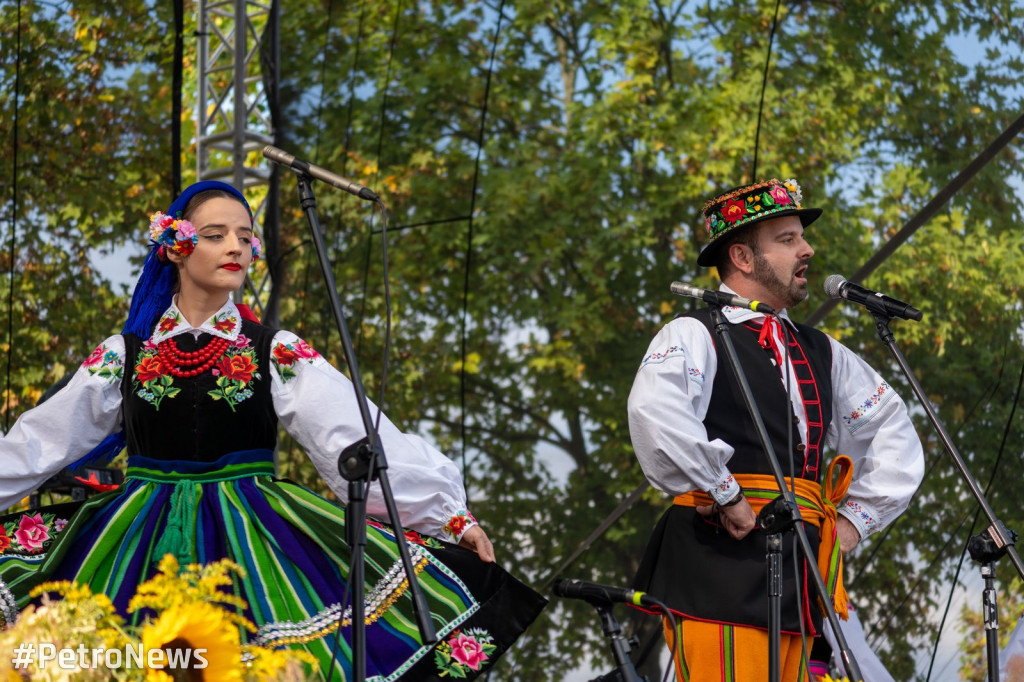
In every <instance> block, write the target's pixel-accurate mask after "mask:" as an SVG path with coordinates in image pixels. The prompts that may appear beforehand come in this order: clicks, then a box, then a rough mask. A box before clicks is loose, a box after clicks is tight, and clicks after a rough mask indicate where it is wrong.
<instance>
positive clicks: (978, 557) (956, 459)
mask: <svg viewBox="0 0 1024 682" xmlns="http://www.w3.org/2000/svg"><path fill="white" fill-rule="evenodd" d="M869 298H870V297H869ZM865 305H866V304H865ZM869 309H870V310H871V315H872V316H873V317H874V318H875V329H876V330H877V332H878V338H880V339H881V340H882V343H883V344H884V345H885V347H886V348H888V349H889V352H890V353H891V354H892V356H893V358H894V359H895V360H896V364H898V365H899V367H900V370H901V371H902V372H903V376H905V377H906V378H907V381H908V382H909V383H910V387H911V388H912V389H913V390H914V394H915V395H916V396H917V399H918V400H920V401H921V406H922V407H923V408H924V411H925V414H927V415H928V420H929V421H930V422H931V423H932V426H933V427H934V428H935V431H936V433H937V434H938V436H939V440H940V441H942V446H943V447H944V448H945V449H946V452H947V453H948V454H949V456H950V458H952V460H953V465H954V466H955V467H956V469H957V471H958V472H960V477H961V478H962V479H963V480H964V482H965V483H966V484H967V487H968V488H970V490H971V494H972V495H974V499H975V500H977V502H978V506H980V507H981V510H982V511H983V512H984V513H985V518H987V519H988V522H989V527H988V529H986V530H985V531H983V532H982V533H980V534H978V535H976V536H974V537H972V538H971V539H970V540H969V541H968V543H967V549H968V551H969V552H970V553H971V557H972V558H973V559H974V560H975V561H977V562H979V563H981V564H982V569H981V574H982V576H983V577H984V579H985V586H986V587H985V592H984V600H985V602H984V606H983V611H984V617H985V632H986V637H987V638H988V640H989V641H988V642H987V653H988V656H989V664H988V668H989V680H992V681H993V682H996V681H997V680H998V679H999V646H998V643H997V642H996V639H995V635H996V630H997V629H998V627H999V623H998V618H997V614H998V609H997V606H996V603H995V589H992V590H991V592H990V591H989V589H990V587H991V585H992V581H993V580H994V576H995V562H996V560H998V559H999V558H1000V557H1002V556H1003V555H1004V554H1006V555H1009V557H1010V562H1011V563H1012V564H1013V567H1014V568H1015V569H1016V570H1017V575H1018V576H1020V578H1021V579H1022V580H1024V564H1022V563H1021V560H1020V555H1019V554H1018V553H1017V549H1016V548H1015V547H1014V543H1015V542H1016V541H1017V533H1015V532H1014V531H1012V530H1010V529H1008V528H1007V527H1006V526H1005V525H1004V524H1003V522H1002V521H1000V520H999V519H998V518H997V517H996V514H995V512H994V511H993V510H992V507H991V505H989V503H988V500H987V499H986V497H985V493H984V492H983V491H982V489H981V486H980V485H978V481H977V480H976V479H975V478H974V476H973V475H971V472H970V471H969V470H968V469H967V464H966V463H965V462H964V458H963V457H962V456H961V455H960V452H959V451H958V450H957V449H956V446H955V445H954V444H953V439H952V438H950V436H949V433H947V432H946V428H945V427H944V426H943V425H942V420H940V419H939V415H938V414H937V413H936V412H935V409H934V408H933V407H932V404H931V402H930V401H929V400H928V398H927V397H926V396H925V394H924V389H923V388H922V387H921V384H920V382H918V380H917V377H916V376H914V373H913V372H912V371H911V369H910V365H909V364H908V363H907V358H906V357H904V355H903V352H902V351H900V348H899V346H898V345H896V339H895V337H894V336H893V333H892V331H891V330H890V329H889V321H890V320H891V319H892V318H891V317H889V315H888V314H887V313H886V312H885V311H884V310H878V309H875V308H872V307H870V306H869ZM993 659H994V661H995V662H994V664H993Z"/></svg>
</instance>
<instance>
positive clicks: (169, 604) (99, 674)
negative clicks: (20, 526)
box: [0, 555, 315, 682]
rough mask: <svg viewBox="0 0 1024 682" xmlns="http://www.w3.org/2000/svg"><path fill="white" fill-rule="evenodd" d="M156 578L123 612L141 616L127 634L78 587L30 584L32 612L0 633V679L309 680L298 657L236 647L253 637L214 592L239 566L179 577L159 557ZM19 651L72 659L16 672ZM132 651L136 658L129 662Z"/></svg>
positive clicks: (97, 597) (232, 600) (192, 568)
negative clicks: (70, 653) (43, 649)
mask: <svg viewBox="0 0 1024 682" xmlns="http://www.w3.org/2000/svg"><path fill="white" fill-rule="evenodd" d="M159 571H160V572H159V573H158V574H157V575H156V576H154V577H153V578H151V579H150V580H148V581H146V582H144V583H142V584H141V585H139V587H138V590H137V591H136V594H135V596H134V597H133V598H132V600H131V602H130V603H129V606H128V611H129V612H130V613H136V612H139V611H142V610H145V611H144V613H145V614H146V617H145V618H143V619H142V621H141V623H139V624H138V625H137V626H136V625H129V624H126V623H125V621H124V619H123V618H121V616H119V615H118V614H117V612H116V611H115V610H114V606H113V604H112V603H111V602H110V599H109V598H107V597H106V596H105V595H102V594H93V593H92V592H91V591H90V590H89V588H88V587H85V586H82V585H78V584H75V583H71V582H52V583H45V584H42V585H39V586H38V587H37V588H35V589H34V590H33V591H32V596H33V597H34V598H38V599H39V603H38V604H34V605H31V606H29V607H27V608H26V609H25V610H24V611H23V612H22V614H21V616H20V617H19V619H18V621H17V622H16V623H15V624H14V625H13V627H10V628H9V629H7V630H5V631H3V632H0V652H2V653H3V655H0V680H3V681H4V682H51V681H52V682H57V681H58V680H60V681H61V682H63V681H65V680H67V681H69V682H72V681H73V682H79V681H82V682H88V681H92V680H111V679H114V680H125V681H135V680H140V681H141V680H145V682H171V681H172V680H176V679H194V678H193V674H194V673H198V674H199V676H198V679H206V680H218V682H219V681H222V680H223V681H225V682H255V681H256V680H287V681H288V682H299V681H301V680H306V679H309V678H308V677H307V672H306V670H307V669H306V667H305V666H304V665H303V664H314V663H315V661H314V659H313V658H312V656H310V655H309V654H308V653H306V652H304V651H297V650H293V649H279V650H271V649H266V648H262V647H256V646H243V645H242V644H241V642H240V634H239V631H240V628H241V629H245V630H247V631H249V632H254V631H255V630H256V628H255V626H254V625H253V624H252V623H251V622H249V621H248V620H247V619H246V618H245V617H244V616H242V615H241V612H242V610H244V608H245V601H244V600H242V599H241V598H239V597H238V596H236V595H235V594H232V593H229V592H226V591H223V590H221V589H220V588H221V587H226V586H231V585H232V584H233V579H232V575H236V576H239V577H243V576H244V572H243V571H242V568H241V567H240V566H238V565H237V564H235V563H233V562H231V561H228V560H223V561H218V562H216V563H213V564H209V565H207V566H200V565H198V564H191V565H188V566H186V567H185V568H184V569H182V568H181V567H180V566H179V565H178V561H177V560H176V559H175V558H174V557H173V556H172V555H167V556H165V557H164V558H163V559H162V560H161V561H160V564H159ZM53 594H56V595H59V596H60V598H59V599H54V598H52V597H51V595H53ZM25 643H31V644H33V645H34V646H35V647H36V651H39V650H40V649H39V647H40V646H42V644H43V643H46V645H47V646H51V645H52V648H53V649H54V650H56V651H60V650H62V649H72V650H75V651H78V652H82V653H80V654H79V655H78V656H77V657H76V658H75V660H74V662H73V663H72V664H71V665H70V666H68V665H64V664H63V662H60V663H61V664H60V665H58V661H57V660H51V661H49V664H47V665H45V666H43V665H39V660H34V665H30V667H28V668H26V667H21V668H20V669H18V668H15V667H14V665H13V662H12V658H11V656H9V655H8V653H9V652H12V651H15V652H16V651H17V648H18V647H22V646H24V645H25ZM135 652H139V655H138V656H137V657H136V658H133V654H135ZM97 655H98V656H99V658H98V659H97ZM97 660H98V661H99V664H97ZM133 663H134V665H133Z"/></svg>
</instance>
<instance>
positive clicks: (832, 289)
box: [825, 275, 846, 298]
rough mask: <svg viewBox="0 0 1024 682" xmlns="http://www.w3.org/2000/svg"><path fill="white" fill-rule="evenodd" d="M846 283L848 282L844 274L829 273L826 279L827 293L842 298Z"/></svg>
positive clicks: (832, 296)
mask: <svg viewBox="0 0 1024 682" xmlns="http://www.w3.org/2000/svg"><path fill="white" fill-rule="evenodd" d="M844 284H846V278H845V277H843V276H842V275H829V276H828V278H827V279H826V280H825V293H826V294H828V297H829V298H842V297H843V285H844Z"/></svg>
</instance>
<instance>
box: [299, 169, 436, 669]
mask: <svg viewBox="0 0 1024 682" xmlns="http://www.w3.org/2000/svg"><path fill="white" fill-rule="evenodd" d="M295 175H296V176H297V178H298V183H299V200H300V202H301V204H302V209H303V210H304V211H305V213H306V219H307V221H308V222H309V228H310V233H311V236H312V239H313V245H314V246H315V248H316V253H317V258H318V259H319V262H320V269H321V271H322V274H323V277H324V284H325V285H326V288H327V296H328V300H329V302H330V305H331V312H332V313H333V315H334V321H335V324H336V325H337V328H338V333H339V335H340V337H341V343H342V351H343V352H344V355H345V362H346V364H347V365H348V370H349V376H350V378H351V380H352V387H353V390H354V391H355V395H356V403H357V406H358V408H359V413H360V416H361V417H362V420H363V426H364V428H365V430H366V437H365V438H364V439H363V440H360V441H357V442H356V443H354V444H352V445H350V446H349V447H347V448H345V450H344V451H343V452H342V453H341V454H340V455H339V458H338V473H339V474H340V475H341V476H342V477H343V478H344V479H345V480H347V481H349V496H350V500H349V504H348V505H346V508H345V536H346V541H348V542H349V544H350V547H351V551H352V565H351V566H349V582H350V583H351V585H352V589H351V596H350V599H351V601H352V620H351V622H352V679H353V680H354V682H365V680H366V616H365V613H366V612H365V593H366V589H365V585H364V578H365V556H366V553H365V547H366V494H367V490H368V489H369V485H370V481H373V480H379V481H380V487H381V492H382V494H383V497H384V503H385V505H386V507H387V511H388V518H389V519H390V520H391V523H392V526H393V528H394V532H395V543H396V545H397V546H398V553H399V556H400V557H401V560H402V568H403V570H404V571H405V577H406V579H407V580H408V582H409V595H410V597H411V599H412V602H413V610H414V612H415V614H416V624H417V626H418V627H419V633H420V639H421V642H422V643H423V644H433V643H435V642H436V641H437V634H436V631H435V630H434V623H433V621H431V619H430V610H429V609H428V607H427V600H426V598H425V597H424V595H423V588H422V587H421V586H420V584H419V581H418V580H417V579H416V571H415V568H414V566H413V563H412V558H411V557H410V554H409V545H408V543H407V542H406V539H405V533H404V532H403V530H402V525H401V519H400V518H399V515H398V509H397V507H396V506H395V497H394V494H393V493H392V492H391V484H390V482H389V479H388V476H387V466H388V465H387V459H386V458H385V456H384V448H383V446H382V445H381V442H380V435H379V434H378V433H377V430H376V428H375V427H374V424H373V417H372V416H371V414H370V407H369V403H368V401H367V398H366V389H365V387H364V386H363V380H362V376H361V374H360V373H359V365H358V364H357V362H356V355H355V348H354V346H353V344H352V338H351V336H350V335H349V332H348V325H347V324H346V322H345V316H344V315H343V314H342V310H341V301H340V300H339V299H338V287H337V284H336V283H335V281H334V273H333V271H332V269H331V263H330V261H329V260H328V258H327V248H326V246H325V245H324V239H323V234H322V233H321V231H320V219H319V218H318V217H317V213H316V197H315V196H314V194H313V187H312V178H311V177H310V176H309V175H307V174H305V173H303V172H300V171H296V173H295ZM342 614H344V604H342ZM342 617H343V616H342V615H339V617H338V618H339V623H338V636H339V637H340V636H341V629H342V623H341V622H340V621H341V619H342ZM333 673H334V669H333V668H332V669H331V674H332V675H333Z"/></svg>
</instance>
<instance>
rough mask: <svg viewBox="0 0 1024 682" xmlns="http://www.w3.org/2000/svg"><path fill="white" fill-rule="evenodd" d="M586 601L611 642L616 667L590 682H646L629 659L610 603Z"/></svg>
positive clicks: (626, 647)
mask: <svg viewBox="0 0 1024 682" xmlns="http://www.w3.org/2000/svg"><path fill="white" fill-rule="evenodd" d="M586 601H587V602H589V603H590V605H591V606H593V607H594V608H595V609H597V613H598V614H599V615H600V616H601V628H602V629H603V630H604V636H605V637H607V638H608V640H609V641H610V642H611V647H612V656H613V657H614V658H615V665H616V667H615V669H614V670H612V671H611V672H609V673H607V674H605V675H601V676H600V677H597V678H594V679H593V680H591V682H647V678H646V677H641V676H640V675H639V674H638V673H637V671H636V668H635V667H634V666H633V661H632V660H630V658H629V652H630V643H629V640H627V639H626V638H625V637H624V636H623V635H622V626H621V625H619V621H617V620H615V616H614V615H612V604H611V602H605V601H601V600H599V599H587V600H586Z"/></svg>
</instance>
